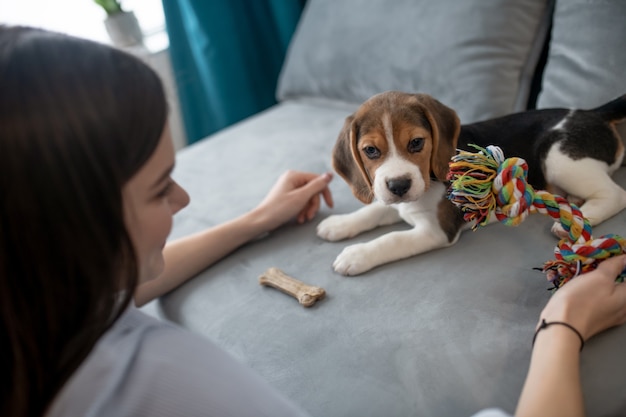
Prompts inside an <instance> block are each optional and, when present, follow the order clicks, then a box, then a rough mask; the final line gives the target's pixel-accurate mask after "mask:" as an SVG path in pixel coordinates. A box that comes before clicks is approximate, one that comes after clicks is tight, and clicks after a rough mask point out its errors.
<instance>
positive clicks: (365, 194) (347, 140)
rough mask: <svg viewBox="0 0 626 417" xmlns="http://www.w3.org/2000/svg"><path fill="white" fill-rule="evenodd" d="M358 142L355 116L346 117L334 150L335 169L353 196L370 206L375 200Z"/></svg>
mask: <svg viewBox="0 0 626 417" xmlns="http://www.w3.org/2000/svg"><path fill="white" fill-rule="evenodd" d="M357 141H358V138H357V126H356V123H355V119H354V115H351V116H348V117H346V121H345V122H344V124H343V128H342V129H341V131H340V132H339V136H338V137H337V142H336V143H335V147H334V148H333V160H332V162H333V168H334V170H335V171H337V173H338V174H339V175H341V177H342V178H343V179H344V180H345V181H346V182H347V183H348V185H349V186H350V188H351V189H352V194H354V196H355V197H356V198H358V199H359V200H360V201H361V202H363V203H365V204H369V203H371V202H372V200H373V199H374V193H373V192H372V182H371V181H370V179H369V176H368V175H367V172H366V171H365V167H364V166H363V160H362V159H361V155H360V153H359V149H358V148H357Z"/></svg>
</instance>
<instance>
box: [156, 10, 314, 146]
mask: <svg viewBox="0 0 626 417" xmlns="http://www.w3.org/2000/svg"><path fill="white" fill-rule="evenodd" d="M162 2H163V10H164V12H165V21H166V25H167V32H168V35H169V39H170V57H171V60H172V69H173V72H174V77H175V80H176V85H177V88H178V96H179V99H180V106H181V111H182V114H183V116H182V117H183V123H184V126H185V132H186V135H187V141H188V143H193V142H195V141H197V140H199V139H202V138H203V137H205V136H207V135H209V134H211V133H214V132H216V131H218V130H220V129H222V128H224V127H226V126H228V125H230V124H232V123H235V122H237V121H239V120H241V119H243V118H245V117H248V116H250V115H252V114H255V113H257V112H259V111H261V110H264V109H266V108H267V107H269V106H271V105H273V104H275V103H276V98H275V91H276V83H277V79H278V74H279V72H280V68H281V66H282V63H283V60H284V57H285V52H286V50H287V45H288V44H289V41H290V39H291V36H292V34H293V31H294V29H295V27H296V24H297V22H298V19H299V17H300V14H301V12H302V8H303V6H304V2H305V0H162Z"/></svg>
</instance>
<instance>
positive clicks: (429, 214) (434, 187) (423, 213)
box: [394, 182, 446, 226]
mask: <svg viewBox="0 0 626 417" xmlns="http://www.w3.org/2000/svg"><path fill="white" fill-rule="evenodd" d="M445 191H446V189H445V186H444V185H443V184H442V183H440V182H431V184H430V187H429V188H428V190H427V191H426V192H425V193H424V194H423V195H422V196H421V197H420V198H419V199H418V200H416V201H411V202H408V203H398V204H394V207H395V208H396V209H397V210H398V214H400V217H402V219H403V220H404V221H405V222H407V223H408V224H410V225H411V226H415V225H416V224H417V223H418V221H419V222H424V221H427V222H435V223H436V222H437V219H438V210H439V203H440V202H441V198H442V197H443V195H444V193H445Z"/></svg>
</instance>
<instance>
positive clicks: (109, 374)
mask: <svg viewBox="0 0 626 417" xmlns="http://www.w3.org/2000/svg"><path fill="white" fill-rule="evenodd" d="M222 414H226V415H238V416H246V415H250V416H252V415H255V416H263V415H268V416H280V415H290V416H293V415H296V416H297V415H306V414H304V413H302V412H301V411H300V410H299V409H298V408H297V407H295V406H294V405H293V404H292V403H291V402H290V401H289V400H287V399H286V398H284V397H283V396H282V395H280V394H279V393H277V392H276V391H275V390H273V389H272V388H271V387H270V386H269V385H268V384H267V383H266V382H265V381H264V380H263V379H261V378H260V377H259V376H258V375H257V374H256V373H255V372H254V371H252V370H251V369H249V368H247V367H246V366H244V365H242V364H241V363H239V362H238V361H236V360H235V359H234V358H233V357H231V356H230V355H229V354H228V353H226V352H225V351H223V350H222V349H220V348H219V347H218V346H216V345H215V344H214V343H212V342H211V341H209V340H208V339H206V338H204V337H202V336H200V335H196V334H194V333H191V332H189V331H186V330H184V329H182V328H180V327H178V326H175V325H173V324H170V323H167V322H164V321H161V320H159V319H156V318H153V317H150V316H148V315H146V314H144V313H143V312H141V311H139V310H137V309H135V308H131V309H129V310H128V311H127V312H126V313H125V314H124V315H123V316H122V317H121V318H120V319H119V320H118V322H117V323H116V324H115V325H114V326H113V327H112V328H111V329H110V330H109V331H108V332H107V333H106V334H105V335H104V336H103V337H102V339H101V340H100V341H99V342H98V344H97V345H96V347H95V348H94V350H93V351H92V353H91V354H90V355H89V357H88V358H87V360H86V361H85V362H84V363H83V364H82V365H81V367H80V368H79V369H78V370H77V371H76V373H75V374H74V375H73V376H72V378H71V379H70V380H69V381H68V383H67V384H66V386H65V387H64V388H63V389H62V391H61V393H60V394H59V396H58V398H57V399H56V400H55V403H54V404H53V407H52V409H51V412H50V413H49V414H48V417H52V416H65V415H93V416H109V415H116V416H118V415H119V416H123V415H155V416H160V415H163V416H165V415H167V416H176V415H181V416H182V415H222Z"/></svg>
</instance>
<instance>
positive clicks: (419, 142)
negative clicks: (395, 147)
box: [407, 138, 424, 153]
mask: <svg viewBox="0 0 626 417" xmlns="http://www.w3.org/2000/svg"><path fill="white" fill-rule="evenodd" d="M423 148H424V138H413V139H411V141H410V142H409V144H408V146H407V149H408V150H409V152H411V153H415V152H419V151H421V150H422V149H423Z"/></svg>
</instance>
